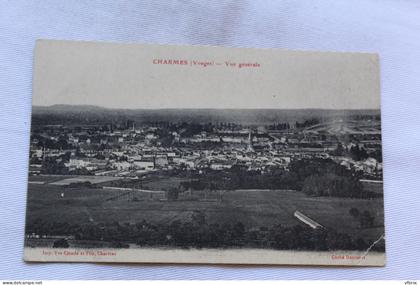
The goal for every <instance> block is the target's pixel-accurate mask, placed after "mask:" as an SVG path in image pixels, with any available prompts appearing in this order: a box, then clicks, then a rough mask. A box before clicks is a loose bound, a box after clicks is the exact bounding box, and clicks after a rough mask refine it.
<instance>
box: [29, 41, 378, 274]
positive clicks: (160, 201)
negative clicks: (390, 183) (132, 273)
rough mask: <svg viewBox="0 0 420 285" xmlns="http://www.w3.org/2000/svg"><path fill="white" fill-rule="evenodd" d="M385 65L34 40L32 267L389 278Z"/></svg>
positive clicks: (352, 56)
mask: <svg viewBox="0 0 420 285" xmlns="http://www.w3.org/2000/svg"><path fill="white" fill-rule="evenodd" d="M378 64H379V63H378V57H377V55H375V54H363V53H360V54H358V53H332V52H324V53H323V52H306V51H285V50H271V49H267V50H262V49H261V50H256V49H237V48H215V47H205V46H202V47H201V46H164V45H162V46H158V45H140V44H110V43H89V42H66V41H49V40H41V41H38V42H37V47H36V52H35V71H34V72H35V74H34V82H33V94H34V95H33V98H32V105H33V107H32V121H31V134H30V151H29V153H28V156H29V164H28V168H29V176H28V193H27V212H26V227H25V260H27V261H80V262H92V261H100V262H146V263H209V264H210V263H220V264H297V265H298V264H301V265H349V266H353V265H359V266H383V265H384V264H385V230H384V208H383V207H384V202H383V162H382V140H381V112H380V96H379V94H380V88H379V67H378Z"/></svg>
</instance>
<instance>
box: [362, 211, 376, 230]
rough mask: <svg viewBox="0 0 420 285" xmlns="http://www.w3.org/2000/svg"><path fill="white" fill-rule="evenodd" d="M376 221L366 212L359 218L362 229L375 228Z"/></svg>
mask: <svg viewBox="0 0 420 285" xmlns="http://www.w3.org/2000/svg"><path fill="white" fill-rule="evenodd" d="M374 221H375V217H373V216H372V215H371V214H370V212H369V211H364V212H363V213H362V214H361V215H360V216H359V222H360V226H361V227H362V228H369V227H373V222H374Z"/></svg>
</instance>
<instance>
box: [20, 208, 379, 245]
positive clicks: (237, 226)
mask: <svg viewBox="0 0 420 285" xmlns="http://www.w3.org/2000/svg"><path fill="white" fill-rule="evenodd" d="M26 231H27V233H28V234H30V233H33V232H36V233H39V234H46V235H74V236H75V237H76V239H78V240H92V241H95V240H96V241H104V242H107V243H113V244H114V246H115V247H126V246H127V244H128V243H136V244H138V245H140V246H145V247H147V246H167V247H179V248H229V247H230V248H231V247H248V248H272V249H282V250H319V251H328V250H365V249H367V248H368V247H369V244H371V241H370V240H365V239H363V238H361V237H357V238H353V237H351V236H349V235H347V234H344V233H338V232H335V231H332V230H327V229H316V230H314V229H311V228H309V227H304V226H301V225H296V226H291V227H285V226H282V225H275V226H272V227H261V228H260V229H258V230H250V229H247V228H246V227H245V225H244V224H242V223H241V222H237V223H233V224H229V223H224V224H217V223H207V221H206V217H205V215H204V214H203V213H202V212H196V213H194V214H193V215H192V217H191V219H190V220H189V221H184V222H183V221H179V220H175V221H173V222H171V223H169V224H160V225H157V224H152V223H148V222H147V221H145V220H143V221H141V222H139V223H137V224H135V225H132V224H128V223H126V224H119V223H116V222H114V223H107V224H88V225H70V224H67V223H53V224H49V223H42V222H41V221H37V222H35V223H33V224H32V225H29V226H28V227H27V229H26ZM65 245H66V244H65V242H63V241H62V240H58V242H57V244H56V246H58V247H60V246H61V247H65ZM373 250H376V251H384V244H378V245H376V246H375V247H374V248H373Z"/></svg>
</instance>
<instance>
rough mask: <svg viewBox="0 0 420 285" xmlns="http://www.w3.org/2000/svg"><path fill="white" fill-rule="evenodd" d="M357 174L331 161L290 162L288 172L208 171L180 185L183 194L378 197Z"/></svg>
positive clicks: (315, 159)
mask: <svg viewBox="0 0 420 285" xmlns="http://www.w3.org/2000/svg"><path fill="white" fill-rule="evenodd" d="M359 179H360V177H359V174H358V173H356V172H355V171H353V170H349V169H347V168H346V167H344V166H342V165H339V164H337V163H336V162H334V161H333V160H331V159H321V158H319V159H318V158H312V159H301V160H296V161H292V162H291V163H290V165H289V170H288V171H286V170H282V169H278V168H273V169H269V170H267V171H264V172H262V171H257V170H256V171H248V170H247V169H246V168H244V167H240V166H233V167H232V168H231V169H227V170H224V171H212V170H207V171H206V172H205V173H204V174H202V175H196V176H195V177H194V178H192V179H191V180H190V181H185V182H182V183H181V184H180V188H182V190H236V189H273V190H276V189H291V190H297V191H302V192H304V193H306V194H308V195H313V196H335V197H351V198H375V197H381V194H378V193H374V192H370V191H366V190H364V189H363V186H362V184H361V183H360V181H359Z"/></svg>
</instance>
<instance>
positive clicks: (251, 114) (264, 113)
mask: <svg viewBox="0 0 420 285" xmlns="http://www.w3.org/2000/svg"><path fill="white" fill-rule="evenodd" d="M379 114H380V111H379V110H326V109H293V110H292V109H287V110H286V109H109V108H103V107H98V106H91V105H53V106H34V107H33V109H32V123H33V124H35V125H38V124H69V125H72V124H107V123H111V122H114V123H115V122H122V121H125V120H133V121H135V122H136V123H144V122H156V121H165V122H197V123H208V122H212V123H218V122H230V123H238V124H245V125H253V124H272V123H279V122H296V121H304V120H306V119H311V118H318V119H320V120H329V119H331V118H346V117H354V116H377V115H379Z"/></svg>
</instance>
